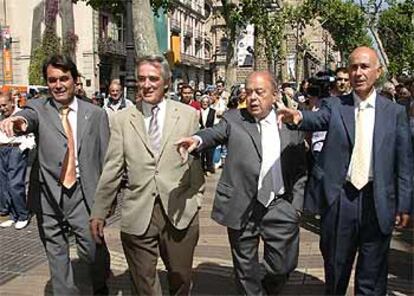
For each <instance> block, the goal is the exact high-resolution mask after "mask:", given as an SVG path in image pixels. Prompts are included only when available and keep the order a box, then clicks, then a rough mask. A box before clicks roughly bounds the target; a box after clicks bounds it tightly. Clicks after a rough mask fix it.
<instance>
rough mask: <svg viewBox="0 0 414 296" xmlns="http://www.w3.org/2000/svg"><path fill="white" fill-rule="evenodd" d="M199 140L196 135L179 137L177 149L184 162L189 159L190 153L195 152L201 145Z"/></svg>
mask: <svg viewBox="0 0 414 296" xmlns="http://www.w3.org/2000/svg"><path fill="white" fill-rule="evenodd" d="M199 143H200V142H199V141H198V139H197V138H196V137H187V138H181V139H179V140H178V141H177V142H176V143H175V145H177V151H178V153H179V154H180V156H181V160H182V162H183V163H186V162H187V160H188V154H189V153H191V152H193V151H194V150H195V149H196V148H197V146H198V145H199Z"/></svg>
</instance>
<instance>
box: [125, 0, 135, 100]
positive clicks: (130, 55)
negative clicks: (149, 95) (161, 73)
mask: <svg viewBox="0 0 414 296" xmlns="http://www.w3.org/2000/svg"><path fill="white" fill-rule="evenodd" d="M125 9H126V20H125V27H126V38H125V49H126V65H125V70H126V77H125V86H126V88H127V98H128V99H129V100H131V101H133V102H135V88H136V80H135V44H134V31H133V24H132V0H126V2H125Z"/></svg>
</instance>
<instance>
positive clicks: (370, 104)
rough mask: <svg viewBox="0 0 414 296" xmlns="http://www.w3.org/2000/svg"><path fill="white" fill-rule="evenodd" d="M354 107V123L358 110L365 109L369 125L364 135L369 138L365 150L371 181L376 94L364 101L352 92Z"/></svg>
mask: <svg viewBox="0 0 414 296" xmlns="http://www.w3.org/2000/svg"><path fill="white" fill-rule="evenodd" d="M353 97H354V105H355V122H356V119H357V115H358V110H359V108H362V109H366V110H364V112H366V116H368V118H369V119H368V122H369V124H368V125H367V126H366V127H365V128H366V134H367V135H368V136H369V137H370V139H369V143H370V144H369V146H368V147H367V149H368V150H369V151H370V164H369V175H368V176H369V180H370V181H372V180H373V178H374V173H373V172H374V170H373V167H374V166H373V153H372V151H373V150H372V149H373V147H374V125H375V99H376V97H377V92H376V91H375V89H374V91H373V92H372V93H371V94H370V95H369V96H368V98H366V99H365V100H364V101H363V100H361V99H360V98H359V97H358V95H357V94H356V93H355V92H354V93H353ZM353 159H354V154H352V155H351V162H350V163H349V168H348V174H347V180H348V181H349V180H350V178H351V173H352V164H353V162H354V160H353Z"/></svg>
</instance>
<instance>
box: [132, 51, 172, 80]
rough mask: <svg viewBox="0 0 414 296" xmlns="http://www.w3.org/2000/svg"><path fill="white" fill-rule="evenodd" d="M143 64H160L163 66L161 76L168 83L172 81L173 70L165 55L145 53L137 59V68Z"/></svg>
mask: <svg viewBox="0 0 414 296" xmlns="http://www.w3.org/2000/svg"><path fill="white" fill-rule="evenodd" d="M142 64H159V65H160V66H161V76H162V78H163V79H164V81H166V82H167V83H170V79H171V70H170V65H169V64H168V62H167V60H166V59H165V58H164V56H162V55H159V54H152V55H145V56H142V57H140V58H138V60H137V69H138V68H139V66H141V65H142Z"/></svg>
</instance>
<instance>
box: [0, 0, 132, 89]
mask: <svg viewBox="0 0 414 296" xmlns="http://www.w3.org/2000/svg"><path fill="white" fill-rule="evenodd" d="M51 3H54V4H55V5H57V6H56V9H57V10H58V12H57V15H56V25H55V27H56V34H57V36H58V37H59V38H60V39H62V26H63V25H64V24H63V22H64V21H65V17H66V16H65V14H66V13H67V12H65V11H63V8H62V7H61V6H60V5H59V1H57V0H0V26H1V29H2V30H1V31H2V37H3V38H2V48H3V50H2V52H1V53H0V54H1V58H0V61H1V69H2V71H0V72H1V74H0V84H18V85H28V84H29V75H28V72H29V65H30V59H31V56H32V53H33V51H34V50H35V49H36V48H37V47H38V46H40V44H41V40H42V35H43V32H44V29H45V20H46V16H47V7H48V5H49V8H50V4H51ZM22 7H24V9H22ZM70 9H72V12H73V17H74V35H76V36H77V42H76V52H75V57H76V58H75V62H76V64H77V66H78V70H79V72H80V73H81V75H82V77H83V84H84V88H85V91H86V92H87V94H88V95H91V94H92V93H93V92H95V91H98V90H101V91H105V90H106V88H107V86H108V84H109V81H110V79H113V78H119V79H121V80H122V79H123V77H124V76H125V70H124V68H125V67H124V64H125V56H126V54H125V49H124V48H125V47H124V40H123V38H124V30H123V17H122V16H117V17H114V16H112V15H111V14H110V13H106V12H103V11H99V12H98V11H96V10H94V9H92V8H91V7H90V6H87V5H86V4H85V2H82V1H79V2H77V4H76V5H75V4H72V6H71V8H70ZM6 31H7V32H8V34H9V35H10V37H11V44H10V53H9V54H8V55H7V56H5V50H4V47H5V44H4V40H5V38H4V35H5V33H4V32H6ZM6 63H10V67H11V71H10V72H11V75H10V73H9V72H7V71H6V70H7V69H6V68H8V67H6V65H5V64H6ZM5 74H6V75H5Z"/></svg>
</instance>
